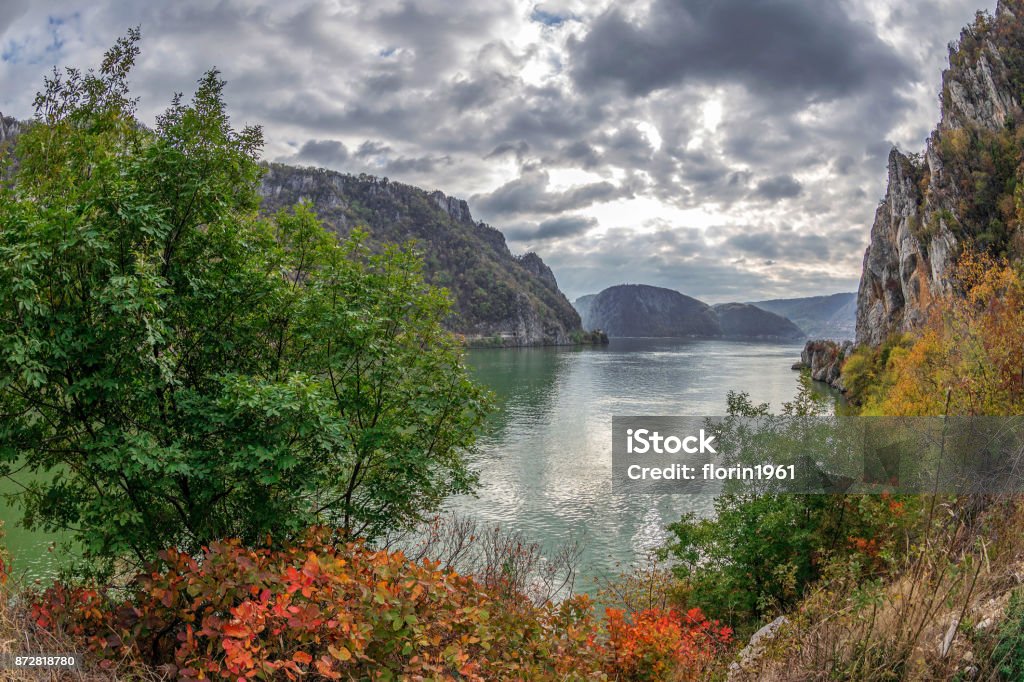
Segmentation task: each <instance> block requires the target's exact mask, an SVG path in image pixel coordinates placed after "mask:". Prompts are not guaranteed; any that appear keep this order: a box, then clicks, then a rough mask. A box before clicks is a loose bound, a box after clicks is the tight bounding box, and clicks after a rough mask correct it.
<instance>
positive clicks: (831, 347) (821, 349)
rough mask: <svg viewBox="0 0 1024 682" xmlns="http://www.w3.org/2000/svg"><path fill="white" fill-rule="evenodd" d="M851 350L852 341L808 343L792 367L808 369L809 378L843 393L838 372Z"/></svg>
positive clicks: (814, 341) (818, 340)
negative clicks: (809, 372) (798, 360)
mask: <svg viewBox="0 0 1024 682" xmlns="http://www.w3.org/2000/svg"><path fill="white" fill-rule="evenodd" d="M852 349H853V342H852V341H844V342H842V343H836V342H835V341H832V340H830V339H817V340H812V341H808V342H807V343H806V344H804V349H803V351H802V352H801V353H800V362H798V363H796V364H795V365H793V369H809V370H810V371H811V378H812V379H814V380H815V381H823V382H825V383H826V384H829V385H831V386H832V387H833V388H837V389H839V390H840V391H845V390H846V388H845V387H844V386H843V379H842V376H841V375H840V370H842V368H843V362H845V361H846V357H847V356H848V355H849V354H850V351H851V350H852Z"/></svg>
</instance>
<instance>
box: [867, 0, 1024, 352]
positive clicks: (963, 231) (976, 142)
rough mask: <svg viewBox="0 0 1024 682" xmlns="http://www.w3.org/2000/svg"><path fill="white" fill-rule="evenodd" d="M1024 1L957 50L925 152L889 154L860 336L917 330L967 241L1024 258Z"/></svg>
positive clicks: (1002, 11)
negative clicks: (1023, 182)
mask: <svg viewBox="0 0 1024 682" xmlns="http://www.w3.org/2000/svg"><path fill="white" fill-rule="evenodd" d="M1022 94H1024V0H1000V2H999V4H998V6H997V9H996V13H995V16H994V17H990V16H988V15H985V14H979V15H978V19H977V21H976V22H975V23H974V24H973V25H971V26H969V27H967V28H965V29H964V31H963V32H962V34H961V36H960V40H959V41H958V42H957V44H956V45H954V46H951V48H950V56H949V68H948V69H947V70H946V71H945V72H944V73H943V76H942V93H941V102H942V105H941V119H940V122H939V124H938V127H937V128H936V129H935V130H934V131H933V132H932V134H931V136H930V137H929V138H928V141H927V143H926V147H925V150H924V152H923V153H922V154H914V155H907V154H903V153H901V152H900V151H898V150H896V149H893V150H892V152H891V153H890V154H889V163H888V173H889V184H888V189H887V191H886V194H885V198H884V199H883V200H882V202H881V204H879V206H878V209H877V211H876V212H875V219H874V223H873V225H872V227H871V238H870V244H869V246H868V248H867V251H866V252H865V254H864V267H863V272H862V275H861V281H860V288H859V291H858V295H857V327H856V337H857V342H858V343H860V344H870V345H878V344H879V343H881V342H882V341H883V340H884V339H885V338H886V337H887V336H888V335H890V334H892V333H895V332H904V331H910V330H913V329H914V328H915V327H917V326H918V325H919V324H920V323H921V322H922V321H923V320H924V318H925V316H926V315H927V312H928V308H929V305H930V302H931V301H932V300H933V299H934V298H935V296H936V295H938V294H941V293H944V292H948V291H949V290H950V287H951V286H952V283H951V277H950V274H951V270H952V267H953V265H954V263H955V261H956V258H957V257H958V255H959V253H960V252H961V249H962V248H963V247H964V246H965V245H970V246H971V247H973V248H983V249H987V250H990V251H992V252H995V253H997V254H1001V255H1008V256H1011V257H1017V256H1020V255H1021V253H1024V248H1022V246H1024V236H1022V235H1024V232H1022V230H1021V226H1022V220H1024V210H1022V209H1024V206H1022V200H1021V197H1020V196H1019V195H1020V194H1021V193H1020V192H1019V191H1017V187H1018V183H1019V178H1021V177H1022V174H1021V170H1022V169H1024V154H1022V151H1024V144H1022V142H1024V126H1021V123H1024V116H1022V112H1021V106H1020V103H1021V101H1022Z"/></svg>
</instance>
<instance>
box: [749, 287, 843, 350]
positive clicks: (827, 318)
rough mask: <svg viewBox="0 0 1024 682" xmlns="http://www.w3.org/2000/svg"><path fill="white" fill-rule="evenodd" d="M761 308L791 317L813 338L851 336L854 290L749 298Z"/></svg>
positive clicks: (840, 338) (752, 303)
mask: <svg viewBox="0 0 1024 682" xmlns="http://www.w3.org/2000/svg"><path fill="white" fill-rule="evenodd" d="M751 305H754V306H757V307H758V308H760V309H761V310H767V311H768V312H770V313H775V314H776V315H781V316H783V317H785V318H788V319H790V320H792V321H793V322H794V323H795V324H796V325H798V326H799V327H800V329H802V330H804V331H805V332H806V333H807V336H809V337H810V338H814V339H839V340H842V339H852V338H853V335H854V333H855V328H856V323H857V294H854V293H849V294H832V295H831V296H810V297H808V298H776V299H772V300H770V301H752V302H751Z"/></svg>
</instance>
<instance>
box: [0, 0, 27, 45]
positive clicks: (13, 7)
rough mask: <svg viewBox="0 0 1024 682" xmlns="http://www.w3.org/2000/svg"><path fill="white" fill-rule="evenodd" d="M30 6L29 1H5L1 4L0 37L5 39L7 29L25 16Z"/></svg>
mask: <svg viewBox="0 0 1024 682" xmlns="http://www.w3.org/2000/svg"><path fill="white" fill-rule="evenodd" d="M28 6H29V2H28V0H5V2H3V3H2V4H0V37H4V34H5V33H6V32H7V27H8V26H10V25H11V24H13V23H14V21H15V20H16V19H18V18H19V17H20V16H21V15H23V14H24V13H25V10H27V9H28Z"/></svg>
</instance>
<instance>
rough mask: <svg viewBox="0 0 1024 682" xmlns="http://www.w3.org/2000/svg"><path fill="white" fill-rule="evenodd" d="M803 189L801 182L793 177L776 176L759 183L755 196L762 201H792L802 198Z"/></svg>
mask: <svg viewBox="0 0 1024 682" xmlns="http://www.w3.org/2000/svg"><path fill="white" fill-rule="evenodd" d="M803 189H804V187H803V185H801V184H800V181H798V180H797V179H796V178H794V177H793V176H792V175H776V176H774V177H771V178H765V179H764V180H761V181H760V182H758V183H757V189H755V190H754V194H756V195H757V196H759V197H761V198H762V199H770V200H777V199H792V198H793V197H798V196H800V193H801V192H803Z"/></svg>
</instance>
